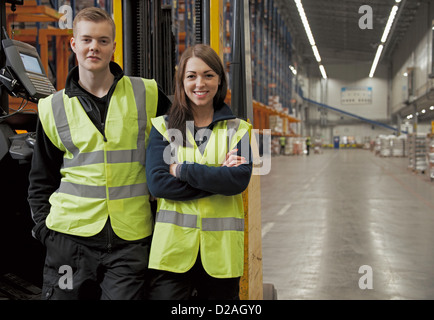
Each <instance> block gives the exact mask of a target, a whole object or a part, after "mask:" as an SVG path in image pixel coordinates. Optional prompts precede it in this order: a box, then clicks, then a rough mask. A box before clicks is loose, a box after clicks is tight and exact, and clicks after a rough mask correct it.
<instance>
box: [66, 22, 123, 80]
mask: <svg viewBox="0 0 434 320" xmlns="http://www.w3.org/2000/svg"><path fill="white" fill-rule="evenodd" d="M71 48H72V50H73V51H74V52H75V54H76V57H77V61H78V65H79V68H83V69H85V70H87V71H90V72H95V73H97V72H100V71H104V70H106V69H107V68H108V65H109V63H110V61H111V58H112V56H113V54H114V52H115V48H116V43H115V42H114V39H113V30H112V26H111V25H110V24H109V23H108V22H106V21H102V22H96V23H95V22H91V21H86V20H81V21H79V22H78V23H77V26H76V29H75V30H74V37H72V38H71Z"/></svg>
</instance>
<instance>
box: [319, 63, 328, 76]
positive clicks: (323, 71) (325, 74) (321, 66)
mask: <svg viewBox="0 0 434 320" xmlns="http://www.w3.org/2000/svg"><path fill="white" fill-rule="evenodd" d="M319 71H321V75H322V77H323V78H324V79H327V73H326V71H325V69H324V66H323V65H322V64H320V65H319Z"/></svg>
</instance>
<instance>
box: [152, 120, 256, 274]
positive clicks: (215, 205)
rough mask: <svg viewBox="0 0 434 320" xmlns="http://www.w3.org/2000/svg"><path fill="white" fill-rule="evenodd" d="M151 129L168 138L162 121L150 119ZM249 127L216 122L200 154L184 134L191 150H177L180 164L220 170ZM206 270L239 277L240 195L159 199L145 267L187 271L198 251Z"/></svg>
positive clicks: (241, 251) (241, 260) (241, 255)
mask: <svg viewBox="0 0 434 320" xmlns="http://www.w3.org/2000/svg"><path fill="white" fill-rule="evenodd" d="M152 124H153V125H154V127H155V128H156V129H157V130H158V131H159V132H160V133H161V134H162V135H163V137H165V138H166V139H167V141H171V140H170V139H169V134H168V130H167V128H166V123H165V120H164V117H163V116H161V117H158V118H155V119H152ZM250 131H251V125H250V124H249V123H247V122H245V121H243V120H240V119H231V120H224V121H220V122H218V123H216V124H215V125H214V127H213V129H212V133H211V135H210V137H209V139H208V143H207V145H206V148H205V149H204V151H203V153H201V152H200V151H199V148H198V147H197V145H196V143H195V142H194V138H193V136H192V134H191V132H190V131H189V130H187V139H188V141H189V145H190V146H191V147H182V146H177V148H178V149H177V160H178V163H183V162H184V161H187V162H195V163H199V164H204V165H208V166H220V165H221V164H222V163H223V162H224V160H225V156H226V154H227V153H228V152H229V151H230V150H232V149H233V148H234V147H235V146H236V145H237V144H238V142H239V141H240V140H241V138H242V137H243V136H244V135H245V134H249V136H250ZM199 250H200V257H201V261H202V265H203V267H204V269H205V271H206V272H207V273H208V274H209V275H211V276H213V277H215V278H233V277H240V276H242V274H243V267H244V207H243V199H242V194H237V195H234V196H224V195H212V196H209V197H205V198H202V199H197V200H189V201H172V200H168V199H158V212H157V217H156V223H155V229H154V235H153V239H152V245H151V252H150V258H149V268H152V269H158V270H166V271H171V272H177V273H184V272H186V271H188V270H189V269H190V268H191V267H192V266H193V265H194V263H195V262H196V258H197V256H198V252H199Z"/></svg>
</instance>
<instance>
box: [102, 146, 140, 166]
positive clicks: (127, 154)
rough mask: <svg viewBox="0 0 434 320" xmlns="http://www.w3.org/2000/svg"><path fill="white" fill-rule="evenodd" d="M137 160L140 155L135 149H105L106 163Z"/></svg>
mask: <svg viewBox="0 0 434 320" xmlns="http://www.w3.org/2000/svg"><path fill="white" fill-rule="evenodd" d="M143 148H144V147H143ZM139 160H140V155H139V152H138V151H137V150H112V151H107V163H125V162H137V161H139ZM103 162H104V159H103Z"/></svg>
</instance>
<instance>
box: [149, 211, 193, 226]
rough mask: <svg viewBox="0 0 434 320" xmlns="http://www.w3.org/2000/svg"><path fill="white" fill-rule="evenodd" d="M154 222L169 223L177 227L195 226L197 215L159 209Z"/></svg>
mask: <svg viewBox="0 0 434 320" xmlns="http://www.w3.org/2000/svg"><path fill="white" fill-rule="evenodd" d="M155 222H162V223H171V224H174V225H177V226H179V227H186V228H197V216H195V215H194V214H185V213H179V212H176V211H169V210H160V211H159V212H157V217H156V220H155Z"/></svg>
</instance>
